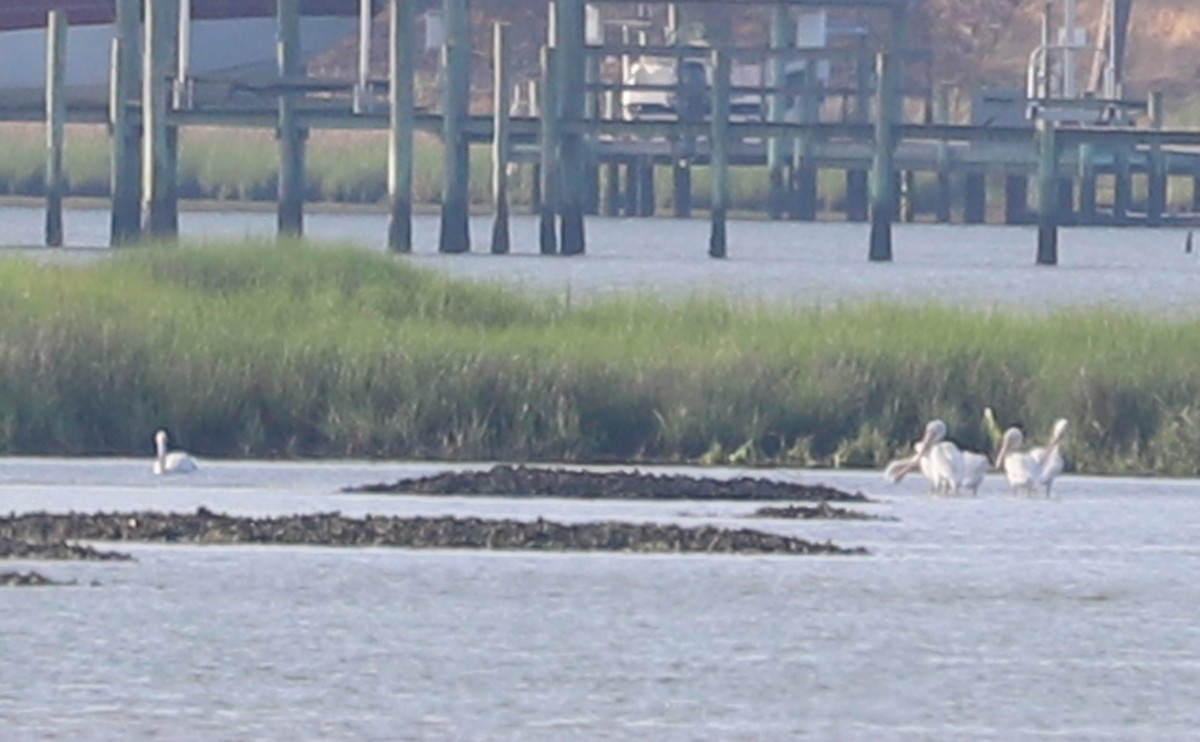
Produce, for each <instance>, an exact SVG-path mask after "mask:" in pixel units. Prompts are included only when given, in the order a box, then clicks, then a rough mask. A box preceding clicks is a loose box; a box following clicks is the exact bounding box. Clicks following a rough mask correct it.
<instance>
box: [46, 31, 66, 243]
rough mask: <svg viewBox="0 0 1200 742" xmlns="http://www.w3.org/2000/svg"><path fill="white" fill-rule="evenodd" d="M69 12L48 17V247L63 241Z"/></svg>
mask: <svg viewBox="0 0 1200 742" xmlns="http://www.w3.org/2000/svg"><path fill="white" fill-rule="evenodd" d="M66 71H67V14H66V11H63V10H51V11H50V12H49V14H48V15H47V18H46V246H47V247H62V244H63V211H62V209H63V204H62V202H63V191H64V189H65V182H64V178H63V134H64V132H65V131H66V129H65V124H66V119H67V101H66V95H65V93H66V91H65V90H64V87H65V85H64V83H65V81H66Z"/></svg>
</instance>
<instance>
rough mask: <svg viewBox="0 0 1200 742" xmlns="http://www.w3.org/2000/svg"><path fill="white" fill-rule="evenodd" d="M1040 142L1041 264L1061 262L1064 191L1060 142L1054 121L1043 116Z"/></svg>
mask: <svg viewBox="0 0 1200 742" xmlns="http://www.w3.org/2000/svg"><path fill="white" fill-rule="evenodd" d="M1037 142H1038V245H1037V263H1038V265H1056V264H1057V263H1058V209H1059V204H1060V190H1059V177H1058V143H1057V142H1056V137H1055V131H1054V122H1053V121H1051V120H1049V119H1039V120H1038V122H1037Z"/></svg>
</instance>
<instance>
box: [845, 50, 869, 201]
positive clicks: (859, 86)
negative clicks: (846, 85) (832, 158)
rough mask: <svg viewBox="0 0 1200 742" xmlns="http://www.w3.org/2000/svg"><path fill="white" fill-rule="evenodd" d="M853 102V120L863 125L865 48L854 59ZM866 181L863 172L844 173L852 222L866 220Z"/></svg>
mask: <svg viewBox="0 0 1200 742" xmlns="http://www.w3.org/2000/svg"><path fill="white" fill-rule="evenodd" d="M854 73H855V74H854V78H855V83H854V84H855V90H856V94H855V102H854V120H855V121H856V122H858V123H862V124H865V123H867V121H868V120H869V118H870V117H869V115H868V109H869V108H870V102H869V101H870V98H869V97H868V95H869V89H870V86H871V82H870V80H871V57H870V55H869V54H868V53H867V52H866V50H865V48H864V49H861V50H860V51H859V54H858V55H857V56H856V57H855V64H854ZM867 191H868V180H867V171H865V170H847V171H846V218H847V219H848V220H850V221H853V222H861V221H866V219H867V200H868V196H867Z"/></svg>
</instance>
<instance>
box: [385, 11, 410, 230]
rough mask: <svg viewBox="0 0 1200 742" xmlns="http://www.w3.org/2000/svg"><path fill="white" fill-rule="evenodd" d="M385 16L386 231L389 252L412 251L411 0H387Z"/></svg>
mask: <svg viewBox="0 0 1200 742" xmlns="http://www.w3.org/2000/svg"><path fill="white" fill-rule="evenodd" d="M389 2H390V14H389V18H388V85H389V89H388V234H387V247H388V250H390V251H391V252H399V253H409V252H412V249H413V244H412V187H413V183H412V173H413V131H414V121H415V114H414V90H413V75H414V73H415V61H416V56H417V55H416V47H415V46H414V43H415V42H414V41H413V37H412V29H413V21H414V19H413V4H412V3H411V2H409V1H408V0H389Z"/></svg>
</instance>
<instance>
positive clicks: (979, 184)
mask: <svg viewBox="0 0 1200 742" xmlns="http://www.w3.org/2000/svg"><path fill="white" fill-rule="evenodd" d="M986 220H987V176H986V175H984V174H983V173H973V172H968V173H967V174H966V177H965V179H964V181H963V221H964V222H966V223H967V224H983V223H984V221H986Z"/></svg>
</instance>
